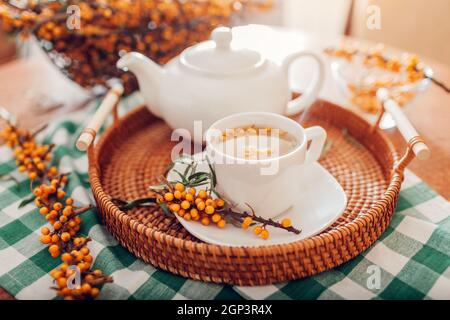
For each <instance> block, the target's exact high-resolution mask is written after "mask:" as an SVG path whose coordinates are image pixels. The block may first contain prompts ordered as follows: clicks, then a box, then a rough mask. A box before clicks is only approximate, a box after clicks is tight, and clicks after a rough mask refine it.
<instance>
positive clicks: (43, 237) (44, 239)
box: [41, 234, 52, 244]
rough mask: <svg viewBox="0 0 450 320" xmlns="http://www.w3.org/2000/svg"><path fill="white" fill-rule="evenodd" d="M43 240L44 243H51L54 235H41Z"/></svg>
mask: <svg viewBox="0 0 450 320" xmlns="http://www.w3.org/2000/svg"><path fill="white" fill-rule="evenodd" d="M41 242H42V243H43V244H49V243H50V242H52V237H51V236H50V235H48V234H46V235H42V236H41Z"/></svg>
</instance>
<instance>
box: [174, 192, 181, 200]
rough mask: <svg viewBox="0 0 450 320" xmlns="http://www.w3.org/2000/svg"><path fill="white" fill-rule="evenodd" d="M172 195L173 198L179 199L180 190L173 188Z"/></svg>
mask: <svg viewBox="0 0 450 320" xmlns="http://www.w3.org/2000/svg"><path fill="white" fill-rule="evenodd" d="M173 196H174V197H175V199H181V191H179V190H175V192H174V193H173Z"/></svg>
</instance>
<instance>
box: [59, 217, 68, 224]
mask: <svg viewBox="0 0 450 320" xmlns="http://www.w3.org/2000/svg"><path fill="white" fill-rule="evenodd" d="M59 222H61V223H66V222H67V217H66V216H64V215H62V216H61V217H59Z"/></svg>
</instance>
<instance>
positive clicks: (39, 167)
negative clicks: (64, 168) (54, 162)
mask: <svg viewBox="0 0 450 320" xmlns="http://www.w3.org/2000/svg"><path fill="white" fill-rule="evenodd" d="M36 168H38V170H40V171H44V170H45V164H43V163H42V162H40V163H38V164H36Z"/></svg>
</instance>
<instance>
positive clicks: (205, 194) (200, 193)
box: [198, 190, 208, 199]
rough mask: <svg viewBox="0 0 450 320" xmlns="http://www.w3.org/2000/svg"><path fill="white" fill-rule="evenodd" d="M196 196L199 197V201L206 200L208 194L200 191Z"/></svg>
mask: <svg viewBox="0 0 450 320" xmlns="http://www.w3.org/2000/svg"><path fill="white" fill-rule="evenodd" d="M198 196H199V198H201V199H206V198H207V197H208V194H207V193H206V191H205V190H200V191H199V192H198Z"/></svg>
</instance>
